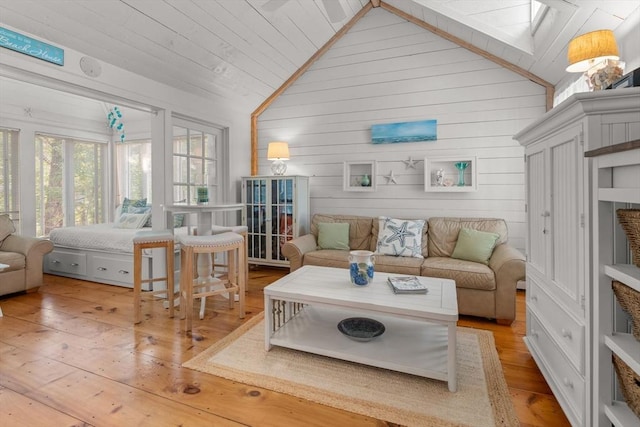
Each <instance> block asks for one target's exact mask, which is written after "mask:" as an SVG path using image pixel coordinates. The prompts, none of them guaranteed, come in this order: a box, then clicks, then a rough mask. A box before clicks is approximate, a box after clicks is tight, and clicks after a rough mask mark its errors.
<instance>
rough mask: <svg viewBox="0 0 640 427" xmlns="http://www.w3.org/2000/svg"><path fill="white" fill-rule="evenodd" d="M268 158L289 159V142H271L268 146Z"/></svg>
mask: <svg viewBox="0 0 640 427" xmlns="http://www.w3.org/2000/svg"><path fill="white" fill-rule="evenodd" d="M267 159H268V160H289V144H287V143H286V142H270V143H269V147H268V148H267Z"/></svg>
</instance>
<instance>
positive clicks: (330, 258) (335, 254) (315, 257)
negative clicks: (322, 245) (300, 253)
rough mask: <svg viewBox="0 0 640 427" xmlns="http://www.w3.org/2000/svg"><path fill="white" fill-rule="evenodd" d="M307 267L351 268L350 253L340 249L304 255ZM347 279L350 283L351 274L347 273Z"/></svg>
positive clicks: (323, 250)
mask: <svg viewBox="0 0 640 427" xmlns="http://www.w3.org/2000/svg"><path fill="white" fill-rule="evenodd" d="M304 264H305V265H319V266H322V267H336V268H349V251H343V250H340V249H322V250H319V251H312V252H307V253H306V254H305V255H304ZM344 274H345V276H344V277H345V279H346V280H347V282H348V281H349V272H348V271H345V273H344Z"/></svg>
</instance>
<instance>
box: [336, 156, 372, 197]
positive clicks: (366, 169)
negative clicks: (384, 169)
mask: <svg viewBox="0 0 640 427" xmlns="http://www.w3.org/2000/svg"><path fill="white" fill-rule="evenodd" d="M365 177H366V178H365ZM366 179H368V180H369V184H368V185H364V183H366ZM343 188H344V191H376V162H375V160H371V161H354V162H344V175H343Z"/></svg>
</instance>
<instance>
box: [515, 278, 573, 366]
mask: <svg viewBox="0 0 640 427" xmlns="http://www.w3.org/2000/svg"><path fill="white" fill-rule="evenodd" d="M527 280H528V284H530V286H529V289H527V307H528V308H529V309H530V310H532V311H533V312H534V313H536V315H537V317H538V319H540V321H541V322H542V323H543V324H544V326H545V328H546V330H547V331H548V332H549V334H550V335H551V338H552V339H553V340H554V341H555V342H556V343H557V345H558V347H560V348H561V349H562V351H563V352H564V353H565V354H566V356H567V357H568V358H569V360H570V361H571V363H573V365H574V366H575V367H576V368H577V370H578V371H579V372H580V373H581V374H584V353H585V351H584V339H585V337H584V334H585V327H584V325H583V324H581V323H580V322H579V321H578V320H577V319H576V318H575V317H573V316H571V315H570V314H568V313H567V312H566V310H565V309H564V308H562V307H561V306H560V305H559V304H558V303H557V302H556V301H555V300H554V299H553V298H552V297H551V296H550V295H549V294H547V293H546V292H545V291H544V290H543V289H542V287H541V286H540V283H539V282H538V281H536V279H535V278H533V277H528V278H527Z"/></svg>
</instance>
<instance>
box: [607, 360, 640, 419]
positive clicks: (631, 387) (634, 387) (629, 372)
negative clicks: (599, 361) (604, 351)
mask: <svg viewBox="0 0 640 427" xmlns="http://www.w3.org/2000/svg"><path fill="white" fill-rule="evenodd" d="M613 367H614V369H615V370H616V374H617V375H618V383H619V384H620V389H621V390H622V395H623V396H624V400H625V401H626V402H627V405H628V406H629V409H631V410H632V411H633V413H634V414H636V416H637V417H638V418H640V375H639V374H637V373H635V372H634V371H633V369H631V368H630V367H629V365H627V364H626V363H624V361H623V360H622V359H620V358H619V357H618V355H616V354H615V353H614V354H613Z"/></svg>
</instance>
